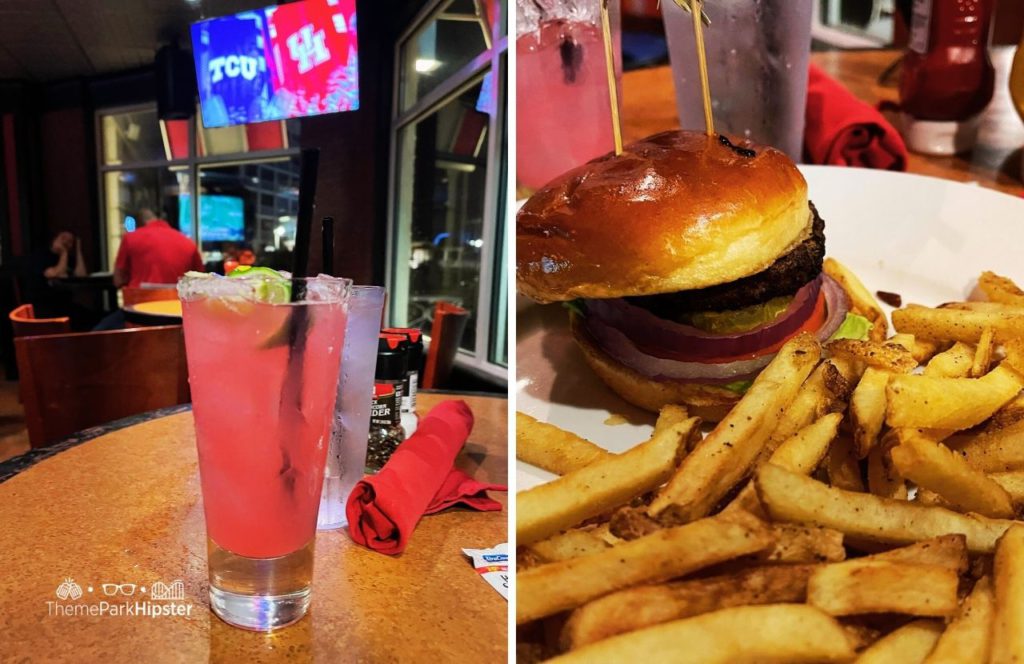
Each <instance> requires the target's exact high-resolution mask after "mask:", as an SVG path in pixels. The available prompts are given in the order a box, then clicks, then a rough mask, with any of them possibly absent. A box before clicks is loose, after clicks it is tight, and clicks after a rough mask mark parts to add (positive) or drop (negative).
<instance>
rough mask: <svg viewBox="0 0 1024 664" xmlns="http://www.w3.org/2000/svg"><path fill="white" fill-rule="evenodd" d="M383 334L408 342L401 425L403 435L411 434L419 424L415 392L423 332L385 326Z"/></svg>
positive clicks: (421, 361) (417, 382)
mask: <svg viewBox="0 0 1024 664" xmlns="http://www.w3.org/2000/svg"><path fill="white" fill-rule="evenodd" d="M382 332H383V333H384V334H396V335H399V336H401V337H402V338H403V339H405V340H406V341H407V342H408V346H407V351H406V352H407V353H408V367H407V370H406V374H405V384H404V385H403V386H402V387H403V389H404V392H403V396H402V427H403V428H404V429H405V435H406V436H411V435H412V434H413V432H414V431H416V427H417V426H418V425H419V416H418V415H416V393H417V392H418V391H419V373H420V369H421V367H422V365H423V333H422V332H420V331H419V330H417V329H416V328H414V327H387V328H384V329H383V330H382Z"/></svg>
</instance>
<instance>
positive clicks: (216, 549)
mask: <svg viewBox="0 0 1024 664" xmlns="http://www.w3.org/2000/svg"><path fill="white" fill-rule="evenodd" d="M297 283H299V284H300V285H301V287H302V288H303V289H304V291H305V293H304V295H303V296H302V297H301V298H300V299H299V301H298V302H295V303H289V302H288V294H289V292H290V288H291V286H290V284H289V282H288V281H286V280H282V279H281V278H280V277H276V276H274V277H267V276H255V277H243V278H223V277H217V276H188V277H185V278H184V279H183V280H182V281H181V283H180V284H179V293H180V294H181V297H182V312H183V320H184V328H185V347H186V351H187V355H188V368H189V383H190V385H191V389H192V401H193V415H194V417H195V426H196V443H197V447H198V451H199V473H200V479H201V483H202V490H203V504H204V508H205V513H206V530H207V538H208V554H209V566H210V598H211V605H212V606H213V609H214V611H215V612H216V613H217V614H218V615H219V616H220V617H222V618H224V619H225V620H226V621H227V622H229V623H232V624H235V625H238V626H241V627H246V628H250V629H273V628H274V627H280V626H284V625H286V624H289V623H291V622H294V621H295V620H298V619H299V618H301V617H302V615H303V614H304V613H305V611H306V608H307V607H308V604H309V586H310V581H311V579H312V552H313V537H314V535H315V532H316V520H317V510H318V509H319V506H320V491H321V485H322V483H323V476H324V462H325V460H326V454H327V442H328V440H329V437H330V430H331V417H332V413H333V409H334V401H335V396H336V394H337V391H336V386H337V383H338V371H339V367H340V353H341V349H342V345H343V343H344V338H343V337H344V331H345V322H346V315H347V299H348V295H349V282H348V281H347V280H344V279H335V278H332V277H323V276H321V277H317V278H315V279H310V280H300V281H298V282H297ZM272 302H277V303H272Z"/></svg>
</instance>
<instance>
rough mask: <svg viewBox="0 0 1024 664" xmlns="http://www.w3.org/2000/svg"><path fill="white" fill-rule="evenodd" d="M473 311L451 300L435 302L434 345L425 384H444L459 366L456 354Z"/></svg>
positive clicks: (424, 379) (437, 385)
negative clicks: (457, 365)
mask: <svg viewBox="0 0 1024 664" xmlns="http://www.w3.org/2000/svg"><path fill="white" fill-rule="evenodd" d="M468 321H469V312H468V311H466V310H465V309H463V308H462V307H458V306H455V305H454V304H452V303H451V302H437V303H436V304H435V305H434V323H433V325H432V326H431V328H430V347H429V348H428V349H427V362H426V365H425V366H424V368H423V388H424V389H432V388H433V389H438V388H442V387H444V385H445V383H446V382H448V378H449V377H450V376H451V373H452V367H454V366H455V355H456V353H458V351H459V343H460V342H461V341H462V335H463V334H464V333H465V332H466V323H467V322H468Z"/></svg>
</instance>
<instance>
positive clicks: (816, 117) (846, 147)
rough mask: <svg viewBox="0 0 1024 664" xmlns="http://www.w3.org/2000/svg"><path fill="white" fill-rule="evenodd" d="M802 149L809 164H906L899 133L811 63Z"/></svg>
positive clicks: (881, 166)
mask: <svg viewBox="0 0 1024 664" xmlns="http://www.w3.org/2000/svg"><path fill="white" fill-rule="evenodd" d="M804 151H805V152H806V154H807V157H808V159H809V161H810V162H811V163H812V164H829V165H836V166H860V167H864V168H878V169H883V170H891V171H902V170H906V168H907V147H906V145H904V143H903V138H902V137H901V136H900V134H899V132H898V131H896V129H895V128H894V127H893V126H892V125H891V124H890V123H889V122H888V120H886V119H885V117H883V116H882V114H881V113H879V112H878V110H876V109H875V108H874V107H872V106H871V105H870V104H867V103H865V102H863V101H861V100H859V99H857V98H856V97H855V96H853V94H852V93H851V92H850V91H849V90H847V89H846V88H845V87H843V86H842V85H841V84H840V83H838V82H837V81H835V80H833V79H832V78H829V76H828V75H827V74H826V73H825V72H824V71H822V69H821V68H820V67H818V66H817V65H815V64H813V63H812V64H811V68H810V72H809V75H808V79H807V116H806V124H805V127H804Z"/></svg>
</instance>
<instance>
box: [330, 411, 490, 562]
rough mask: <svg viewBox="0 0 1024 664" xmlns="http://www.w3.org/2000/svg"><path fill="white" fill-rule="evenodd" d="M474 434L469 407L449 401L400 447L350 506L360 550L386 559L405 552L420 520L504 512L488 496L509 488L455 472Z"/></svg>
mask: <svg viewBox="0 0 1024 664" xmlns="http://www.w3.org/2000/svg"><path fill="white" fill-rule="evenodd" d="M472 429H473V412H472V411H471V410H470V409H469V406H467V405H466V403H465V402H464V401H457V400H455V401H445V402H443V403H441V404H438V405H437V406H435V407H434V408H433V409H432V410H431V411H430V412H429V413H427V415H426V417H424V418H423V419H421V420H420V423H419V427H418V428H417V429H416V433H414V434H413V435H412V436H410V437H409V438H408V439H407V440H406V441H405V442H403V443H402V444H401V445H399V446H398V449H397V450H395V453H394V454H392V455H391V458H390V459H388V462H387V463H386V464H384V467H383V468H381V469H380V472H378V473H377V474H376V475H372V476H369V477H364V478H363V479H362V480H360V481H359V483H357V484H356V486H355V488H354V489H353V490H352V493H351V495H350V496H349V499H348V504H346V506H345V513H346V514H347V515H348V529H349V534H350V535H351V536H352V539H353V540H355V542H356V543H357V544H362V545H363V546H365V547H367V548H369V549H373V550H374V551H379V552H381V553H386V554H397V553H401V552H402V551H404V550H405V547H406V545H407V544H408V543H409V537H410V536H411V535H412V532H413V530H415V528H416V524H417V523H419V520H420V517H422V516H423V515H424V514H433V513H434V512H438V511H440V510H442V509H444V508H446V507H450V506H453V505H456V504H464V505H466V506H467V507H471V508H473V509H478V510H484V511H490V510H500V509H501V503H499V502H497V501H495V500H491V499H490V498H488V497H487V496H486V495H485V494H484V491H486V490H489V489H490V490H500V491H505V490H507V489H506V487H503V486H499V485H493V484H483V483H480V482H476V481H475V480H473V479H472V478H470V477H469V476H467V475H466V474H464V473H462V472H461V471H459V470H456V469H455V468H453V464H454V463H455V457H456V456H458V454H459V450H461V449H462V446H463V445H464V444H465V442H466V439H467V438H468V437H469V432H470V431H472Z"/></svg>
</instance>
